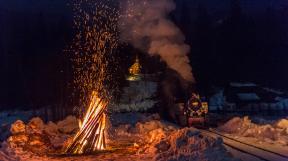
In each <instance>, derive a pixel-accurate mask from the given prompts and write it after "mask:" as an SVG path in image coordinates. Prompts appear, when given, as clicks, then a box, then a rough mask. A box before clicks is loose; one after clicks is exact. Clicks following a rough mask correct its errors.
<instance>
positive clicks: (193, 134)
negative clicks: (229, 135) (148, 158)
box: [155, 128, 236, 161]
mask: <svg viewBox="0 0 288 161" xmlns="http://www.w3.org/2000/svg"><path fill="white" fill-rule="evenodd" d="M222 143H223V141H222V139H220V138H219V139H213V138H211V137H207V136H203V135H202V134H201V133H200V132H199V131H197V130H195V129H189V128H185V129H181V130H178V131H175V132H173V133H172V134H171V135H170V136H168V137H167V138H165V139H164V140H162V141H161V142H159V143H157V144H156V145H155V148H156V151H155V152H156V155H155V160H159V161H167V160H171V161H172V160H183V161H184V160H195V161H203V160H213V161H220V160H221V161H226V160H236V159H234V158H233V157H232V156H231V155H230V154H229V153H228V152H227V151H226V149H225V147H224V146H223V144H222Z"/></svg>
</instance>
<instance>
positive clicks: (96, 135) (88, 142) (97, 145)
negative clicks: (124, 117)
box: [65, 92, 108, 154]
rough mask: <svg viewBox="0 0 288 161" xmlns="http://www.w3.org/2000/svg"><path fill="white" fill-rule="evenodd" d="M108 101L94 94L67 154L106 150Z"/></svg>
mask: <svg viewBox="0 0 288 161" xmlns="http://www.w3.org/2000/svg"><path fill="white" fill-rule="evenodd" d="M107 106H108V101H106V100H105V99H102V98H100V97H99V96H98V93H97V92H93V93H92V97H91V102H90V105H89V108H88V110H87V112H86V114H85V117H84V119H83V123H82V124H81V125H80V130H79V131H78V133H77V134H76V135H75V137H74V138H73V141H72V142H71V143H70V144H69V145H68V146H67V147H66V149H65V153H68V154H83V153H92V152H95V151H96V150H104V149H105V147H106V145H105V134H104V132H105V131H104V130H105V127H106V126H105V125H106V115H105V109H106V107H107Z"/></svg>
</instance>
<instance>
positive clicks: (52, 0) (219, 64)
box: [0, 0, 288, 106]
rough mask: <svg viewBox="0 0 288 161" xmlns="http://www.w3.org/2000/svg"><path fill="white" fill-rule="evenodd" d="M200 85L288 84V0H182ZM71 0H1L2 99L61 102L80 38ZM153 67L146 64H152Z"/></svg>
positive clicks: (178, 13)
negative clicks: (70, 51)
mask: <svg viewBox="0 0 288 161" xmlns="http://www.w3.org/2000/svg"><path fill="white" fill-rule="evenodd" d="M176 4H177V9H176V10H175V11H174V12H173V13H171V15H170V17H171V19H172V20H173V21H174V22H175V23H176V24H177V26H178V27H179V28H180V29H181V30H182V32H183V33H184V34H185V36H186V43H188V44H189V45H191V53H190V58H191V64H192V67H193V71H194V72H193V73H194V75H195V77H196V79H197V82H198V85H199V90H203V91H204V92H205V91H208V90H209V88H211V87H212V86H215V85H217V86H221V85H225V84H226V83H228V82H231V81H251V82H256V83H259V84H262V85H265V86H269V87H275V88H279V89H282V90H287V89H288V85H287V83H286V82H287V81H288V75H287V74H286V73H287V72H288V71H287V70H288V64H287V61H288V55H287V53H288V35H287V32H288V1H287V0H239V2H238V1H237V0H236V1H235V0H234V1H233V0H177V1H176ZM72 15H73V13H72V11H71V7H70V6H69V1H68V0H41V1H39V0H0V75H1V80H0V89H1V91H0V105H3V106H5V105H10V104H12V105H15V106H16V105H17V106H18V105H31V106H34V105H43V104H49V103H51V102H55V103H59V102H61V101H62V100H61V99H63V97H64V96H65V95H66V93H67V91H66V89H65V88H66V86H67V80H68V79H70V78H69V70H70V66H69V60H67V57H66V56H65V54H63V50H64V49H65V48H66V47H67V46H68V45H69V44H70V43H71V40H72V38H73V28H72V26H73V25H72ZM144 66H145V64H144Z"/></svg>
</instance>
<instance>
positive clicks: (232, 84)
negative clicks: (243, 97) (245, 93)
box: [230, 82, 257, 87]
mask: <svg viewBox="0 0 288 161" xmlns="http://www.w3.org/2000/svg"><path fill="white" fill-rule="evenodd" d="M230 86H232V87H255V86H257V85H256V84H254V83H239V82H232V83H230Z"/></svg>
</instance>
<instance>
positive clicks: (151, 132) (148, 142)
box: [0, 113, 236, 161]
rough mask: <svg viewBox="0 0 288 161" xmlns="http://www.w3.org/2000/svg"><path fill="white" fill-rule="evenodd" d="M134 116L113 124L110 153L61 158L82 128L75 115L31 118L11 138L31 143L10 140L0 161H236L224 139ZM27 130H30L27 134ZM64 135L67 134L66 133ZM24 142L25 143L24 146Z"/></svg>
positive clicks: (0, 151) (1, 151)
mask: <svg viewBox="0 0 288 161" xmlns="http://www.w3.org/2000/svg"><path fill="white" fill-rule="evenodd" d="M130 115H132V114H130ZM111 117H115V116H111ZM121 117H122V119H121ZM133 117H134V119H132V122H129V117H127V114H117V117H116V118H117V119H118V122H116V123H115V122H112V123H110V126H109V127H110V128H109V130H108V134H109V137H108V138H107V143H108V149H107V151H104V152H98V153H96V154H93V155H92V154H91V155H81V156H63V155H61V149H62V148H63V146H65V143H66V142H67V140H69V138H71V136H73V133H74V131H75V130H74V129H73V128H70V127H75V126H77V125H78V124H77V125H76V121H75V118H74V117H73V116H69V117H68V118H66V119H65V120H64V121H60V122H58V123H53V122H48V123H47V124H45V123H43V121H42V120H40V119H39V118H33V119H31V120H30V121H29V122H28V124H24V123H23V122H21V121H17V122H16V123H14V124H13V125H12V128H11V129H14V133H13V135H12V136H11V137H12V138H13V137H14V138H15V137H20V139H23V138H25V136H29V137H30V138H29V140H21V141H20V143H22V144H20V143H19V142H16V141H15V140H14V139H8V140H7V141H5V142H3V143H2V146H1V148H0V160H1V161H2V160H3V161H14V160H15V161H16V160H21V161H39V160H41V161H50V160H51V161H60V160H61V161H63V160H64V161H70V160H74V161H83V160H85V161H92V160H94V161H97V160H101V161H102V160H103V161H106V160H107V161H108V160H117V161H127V159H130V160H134V161H153V160H159V161H166V160H171V161H172V160H195V161H202V160H207V161H210V160H211V161H220V160H221V161H226V160H231V161H233V160H236V159H235V158H233V157H232V156H231V155H230V154H229V152H228V151H227V150H226V149H225V147H224V146H223V144H222V140H221V139H214V138H212V137H208V136H204V135H202V134H201V132H199V131H198V130H196V129H193V128H184V129H180V128H179V127H178V126H177V125H174V124H171V123H168V122H165V121H163V120H161V119H160V117H159V115H157V114H139V113H138V114H133ZM127 118H128V119H127ZM130 118H132V116H131V117H130ZM111 120H113V119H111ZM121 120H122V121H121ZM23 126H25V131H23V129H24V128H23ZM63 126H65V127H66V126H67V127H69V128H68V129H69V130H68V131H66V130H60V129H61V128H63ZM27 129H29V131H26V130H27ZM15 131H17V132H15ZM63 132H66V133H65V134H64V133H63ZM11 137H10V138H11ZM31 139H32V140H31ZM32 141H33V144H32ZM23 142H24V143H25V144H24V145H23ZM35 148H36V149H35ZM35 152H42V153H35Z"/></svg>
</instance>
